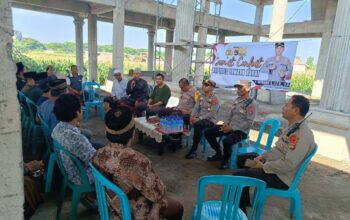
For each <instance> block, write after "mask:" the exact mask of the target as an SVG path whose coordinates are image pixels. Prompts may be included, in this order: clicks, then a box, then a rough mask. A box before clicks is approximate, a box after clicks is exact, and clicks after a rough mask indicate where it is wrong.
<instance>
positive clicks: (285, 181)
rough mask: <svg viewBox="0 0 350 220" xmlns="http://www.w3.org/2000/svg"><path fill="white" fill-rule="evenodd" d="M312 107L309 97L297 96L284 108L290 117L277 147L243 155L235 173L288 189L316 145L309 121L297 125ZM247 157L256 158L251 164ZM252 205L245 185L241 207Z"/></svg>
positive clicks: (287, 117)
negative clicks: (260, 152)
mask: <svg viewBox="0 0 350 220" xmlns="http://www.w3.org/2000/svg"><path fill="white" fill-rule="evenodd" d="M309 107H310V103H309V100H308V99H307V98H305V97H304V96H301V95H294V96H293V97H292V98H291V99H290V100H289V101H288V102H287V104H285V105H284V106H283V108H282V116H283V118H285V119H287V121H288V127H287V128H286V129H285V130H284V131H283V132H282V134H281V136H280V137H279V139H278V141H277V142H276V146H275V147H274V148H272V149H271V150H269V151H266V152H265V153H264V154H262V155H261V156H258V155H257V154H244V155H241V156H239V157H238V168H239V169H236V170H234V172H233V175H235V176H247V177H253V178H257V179H261V180H263V181H265V182H266V184H267V188H277V189H284V190H286V189H288V188H289V187H290V185H291V183H292V181H293V179H294V177H295V174H296V173H297V171H298V169H299V167H300V164H301V163H302V162H303V161H304V160H305V158H307V156H308V155H309V154H310V153H311V152H312V151H313V150H314V148H315V140H314V135H313V133H312V131H311V129H310V128H309V126H308V125H307V123H306V122H303V123H302V124H301V125H300V126H299V127H298V126H296V125H297V123H300V122H301V121H302V120H303V119H304V117H305V115H306V113H307V112H308V111H309ZM247 159H253V161H252V160H250V161H249V163H248V161H247ZM251 168H252V169H251ZM249 205H250V198H249V189H248V188H244V189H243V192H242V197H241V201H240V208H241V209H242V210H243V211H244V210H245V208H246V206H249Z"/></svg>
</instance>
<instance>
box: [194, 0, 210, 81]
mask: <svg viewBox="0 0 350 220" xmlns="http://www.w3.org/2000/svg"><path fill="white" fill-rule="evenodd" d="M209 9H210V1H209V0H202V2H201V12H200V14H199V16H200V24H199V25H200V26H199V27H198V43H199V44H201V45H204V44H206V43H207V34H208V28H207V26H208V13H209ZM205 52H206V48H203V47H202V48H201V47H199V48H197V50H196V63H195V76H196V77H195V81H194V85H195V86H198V85H201V84H202V81H203V77H204V66H205V62H204V61H205Z"/></svg>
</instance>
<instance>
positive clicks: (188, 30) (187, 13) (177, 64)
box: [172, 0, 195, 83]
mask: <svg viewBox="0 0 350 220" xmlns="http://www.w3.org/2000/svg"><path fill="white" fill-rule="evenodd" d="M194 6H195V1H194V0H182V1H178V3H177V7H176V24H175V43H182V44H184V42H183V41H186V42H192V41H193V29H194V26H193V23H194ZM174 49H175V50H174V67H173V75H172V80H173V82H176V83H177V82H178V81H179V80H180V79H181V78H183V77H187V76H188V74H189V73H190V70H191V61H192V57H191V55H192V48H191V46H176V47H175V48H174Z"/></svg>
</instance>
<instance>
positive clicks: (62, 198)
mask: <svg viewBox="0 0 350 220" xmlns="http://www.w3.org/2000/svg"><path fill="white" fill-rule="evenodd" d="M66 188H67V185H66V180H63V183H62V188H61V196H60V197H61V198H60V201H58V205H57V212H56V220H60V218H61V210H62V205H63V201H64V195H65V194H66Z"/></svg>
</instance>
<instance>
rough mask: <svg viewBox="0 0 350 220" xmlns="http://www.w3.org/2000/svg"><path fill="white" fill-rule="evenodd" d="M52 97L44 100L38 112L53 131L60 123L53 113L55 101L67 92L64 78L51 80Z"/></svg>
mask: <svg viewBox="0 0 350 220" xmlns="http://www.w3.org/2000/svg"><path fill="white" fill-rule="evenodd" d="M49 85H50V97H49V99H48V100H46V101H44V102H43V103H42V104H41V105H40V106H39V108H38V114H40V115H41V117H42V118H43V120H44V121H45V122H46V124H47V125H48V126H49V128H50V129H51V131H52V130H53V129H54V128H55V126H56V125H57V124H58V120H57V119H56V115H55V114H54V113H53V109H54V106H55V101H56V100H57V99H58V97H59V96H60V95H61V94H64V93H66V92H67V84H66V81H65V80H64V79H56V80H54V81H52V82H50V84H49Z"/></svg>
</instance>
